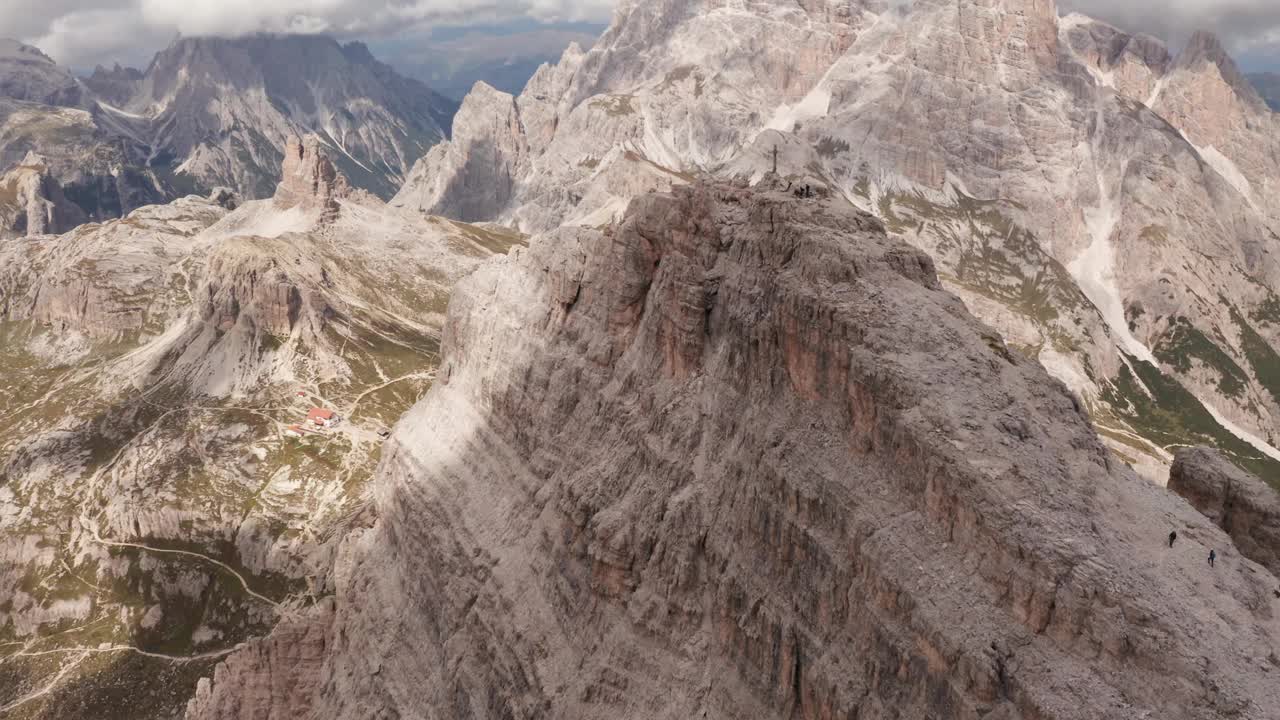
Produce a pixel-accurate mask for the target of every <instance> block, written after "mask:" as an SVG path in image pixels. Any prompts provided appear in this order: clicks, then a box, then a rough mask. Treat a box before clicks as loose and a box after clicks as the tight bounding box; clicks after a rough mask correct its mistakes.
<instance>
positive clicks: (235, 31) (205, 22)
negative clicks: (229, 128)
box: [0, 0, 614, 68]
mask: <svg viewBox="0 0 1280 720" xmlns="http://www.w3.org/2000/svg"><path fill="white" fill-rule="evenodd" d="M613 1H614V0H0V28H2V29H3V30H0V33H3V34H6V35H10V34H11V35H13V36H15V37H17V38H18V39H21V40H25V41H27V42H30V43H32V44H34V45H37V46H39V47H40V48H41V49H42V50H44V51H45V52H47V53H48V54H49V55H51V56H53V57H54V58H55V59H56V60H58V61H59V62H61V63H63V64H65V65H71V66H74V67H82V68H83V67H88V66H90V65H92V64H95V63H97V62H102V61H105V60H110V59H114V58H117V57H119V58H123V59H126V60H129V61H132V62H139V61H140V60H143V59H145V57H146V56H149V55H150V53H151V52H154V51H155V50H156V49H158V47H159V46H162V45H164V44H166V43H167V42H168V40H169V39H171V38H172V37H173V36H174V35H176V34H182V35H244V34H248V33H254V32H302V33H319V32H328V33H335V34H340V35H362V36H366V37H369V36H378V35H385V34H390V33H395V32H401V31H405V30H416V29H421V28H422V27H424V26H427V25H430V24H433V23H457V24H465V23H467V22H469V21H471V20H474V19H484V20H495V19H503V18H513V17H531V18H536V19H539V20H548V21H550V20H593V21H601V20H607V19H608V17H609V13H610V11H611V9H612V7H613Z"/></svg>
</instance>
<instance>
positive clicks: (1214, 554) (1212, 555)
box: [1209, 550, 1218, 567]
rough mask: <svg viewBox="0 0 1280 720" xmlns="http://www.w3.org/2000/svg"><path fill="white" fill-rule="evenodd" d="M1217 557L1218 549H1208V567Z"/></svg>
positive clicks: (1211, 565)
mask: <svg viewBox="0 0 1280 720" xmlns="http://www.w3.org/2000/svg"><path fill="white" fill-rule="evenodd" d="M1217 559H1218V551H1217V550H1210V551H1209V567H1213V561H1214V560H1217Z"/></svg>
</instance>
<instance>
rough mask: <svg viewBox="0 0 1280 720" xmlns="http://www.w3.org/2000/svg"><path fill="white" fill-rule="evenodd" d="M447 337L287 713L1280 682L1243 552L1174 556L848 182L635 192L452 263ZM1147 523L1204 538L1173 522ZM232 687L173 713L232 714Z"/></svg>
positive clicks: (1183, 516) (904, 702)
mask: <svg viewBox="0 0 1280 720" xmlns="http://www.w3.org/2000/svg"><path fill="white" fill-rule="evenodd" d="M445 353H446V360H445V363H444V365H443V367H442V370H441V380H440V381H439V382H438V383H437V385H436V386H435V387H434V388H433V390H432V392H431V394H430V395H429V396H428V397H427V399H426V400H424V401H423V402H422V403H420V404H419V405H418V406H417V407H416V408H415V409H414V410H413V411H411V412H410V413H409V414H408V415H407V416H406V417H405V419H404V420H403V421H402V422H401V424H400V425H399V426H398V428H397V431H396V434H395V436H394V439H393V442H392V444H391V446H390V447H389V448H388V450H387V451H386V454H385V455H384V461H383V464H382V466H381V468H380V471H379V478H378V480H377V482H376V490H375V495H376V508H377V513H378V519H377V522H376V524H374V525H373V527H372V528H370V529H368V530H362V531H358V532H355V533H353V534H352V535H350V536H349V537H348V539H347V540H346V542H345V543H344V547H343V550H342V551H341V553H340V556H339V560H338V562H337V564H336V566H335V569H334V573H333V577H332V578H331V581H332V582H333V584H334V587H335V588H336V604H335V610H334V614H333V619H332V620H328V619H327V618H320V620H319V622H321V623H324V624H327V626H328V631H327V632H328V635H327V638H328V639H327V646H326V651H325V652H326V658H325V660H324V663H323V668H322V669H321V670H320V671H319V675H318V677H317V678H315V679H313V680H311V681H309V682H313V683H314V687H315V688H316V691H315V692H314V693H313V694H312V695H311V696H310V697H309V698H308V699H307V700H306V701H305V702H304V703H303V706H304V707H307V708H309V710H305V711H304V714H305V715H306V716H307V717H314V718H365V717H410V716H413V717H417V716H428V717H441V718H482V717H508V718H541V717H576V718H619V717H627V718H630V717H635V718H640V717H644V718H687V717H708V718H734V717H762V718H763V717H778V718H782V717H788V718H793V717H800V718H835V717H860V718H880V717H885V718H888V717H913V718H922V717H931V718H935V719H938V718H979V717H986V718H1010V719H1011V718H1082V719H1083V718H1132V717H1141V716H1143V714H1144V713H1146V714H1150V715H1151V716H1170V717H1180V718H1219V717H1224V716H1230V715H1237V716H1240V717H1259V718H1261V717H1266V716H1267V715H1268V713H1270V712H1272V709H1273V708H1274V707H1277V702H1278V701H1280V689H1277V688H1276V686H1275V684H1274V682H1271V677H1270V675H1268V672H1269V671H1272V670H1274V668H1275V667H1276V666H1277V663H1278V662H1280V661H1277V659H1276V658H1277V654H1276V653H1277V649H1278V648H1280V631H1278V630H1277V626H1276V622H1275V611H1276V609H1277V608H1276V606H1275V603H1274V601H1273V599H1272V596H1271V589H1270V588H1269V587H1268V586H1267V585H1266V584H1265V583H1264V582H1262V581H1261V580H1259V575H1258V574H1257V573H1256V572H1254V571H1253V570H1254V569H1253V567H1250V566H1248V565H1247V563H1246V566H1245V567H1240V566H1229V565H1226V564H1224V565H1223V566H1221V567H1220V568H1218V569H1217V573H1218V575H1217V576H1216V577H1215V583H1214V584H1213V585H1212V586H1206V585H1204V584H1201V583H1200V574H1201V573H1203V572H1205V569H1204V568H1203V558H1202V557H1201V555H1200V552H1201V548H1199V547H1197V545H1196V543H1197V542H1201V541H1203V542H1206V543H1226V542H1228V541H1227V539H1226V538H1225V537H1224V536H1222V534H1221V533H1220V531H1218V530H1217V529H1216V528H1214V527H1213V526H1212V525H1211V524H1210V523H1208V522H1207V521H1206V520H1205V518H1203V517H1202V516H1200V515H1198V514H1197V513H1195V512H1194V511H1193V510H1192V509H1191V508H1190V507H1188V506H1187V505H1186V504H1185V503H1183V502H1182V501H1181V500H1179V499H1177V498H1176V497H1174V496H1172V495H1170V494H1169V493H1167V491H1165V490H1163V489H1161V488H1158V487H1155V486H1153V485H1151V484H1149V483H1147V482H1145V481H1143V480H1140V479H1139V478H1137V477H1136V476H1134V475H1133V474H1132V473H1131V472H1130V471H1128V470H1125V469H1120V468H1118V467H1115V466H1113V465H1112V463H1111V462H1110V460H1109V459H1108V455H1107V453H1106V452H1105V451H1104V449H1103V447H1102V446H1101V444H1100V443H1099V441H1098V439H1097V437H1096V435H1095V434H1094V433H1093V431H1092V430H1091V428H1090V426H1089V424H1088V422H1087V420H1086V418H1085V415H1084V412H1083V410H1082V409H1081V407H1080V405H1079V403H1078V402H1077V401H1076V399H1075V398H1074V397H1073V396H1071V394H1070V393H1068V392H1067V391H1066V390H1065V389H1064V388H1063V387H1062V386H1061V385H1060V384H1058V383H1055V382H1053V381H1051V380H1050V379H1049V377H1048V375H1047V374H1046V373H1045V372H1044V370H1043V369H1042V368H1040V367H1039V366H1038V365H1035V364H1033V363H1031V362H1029V361H1026V360H1024V359H1021V358H1019V357H1018V356H1017V355H1016V354H1014V353H1011V352H1010V351H1009V350H1007V349H1006V348H1005V346H1004V345H1003V343H1002V342H1001V340H1000V338H999V337H998V336H996V335H994V334H993V333H992V332H991V331H989V330H988V329H986V328H984V327H983V326H981V325H980V324H978V323H977V322H976V321H974V320H973V319H972V318H971V317H970V316H969V315H968V314H967V313H966V312H965V310H964V308H963V306H962V304H961V303H960V302H959V301H958V300H957V299H956V298H954V297H953V296H951V295H949V294H947V293H945V292H944V291H942V290H941V289H940V286H939V284H938V280H937V278H936V276H935V273H934V271H933V267H932V264H931V262H930V261H929V259H928V257H927V256H925V255H924V254H922V253H921V252H919V251H917V250H914V249H912V248H910V247H908V246H906V245H905V244H902V243H899V242H896V241H891V240H889V239H888V238H887V237H886V236H885V235H884V232H883V229H882V228H881V227H880V225H879V223H878V222H876V221H874V220H872V219H870V218H869V217H867V216H864V215H860V214H857V213H856V212H854V211H852V210H850V209H848V206H847V205H846V204H844V203H842V202H839V201H829V200H826V199H821V198H819V199H813V200H799V199H797V198H795V197H794V196H793V195H791V194H788V193H784V192H780V191H774V192H762V193H756V192H754V191H751V190H747V189H745V188H743V187H735V186H727V185H710V186H707V185H698V186H695V187H692V188H683V189H679V190H677V191H675V193H674V194H673V195H651V196H646V197H643V198H641V199H638V200H637V201H635V202H634V203H633V204H632V206H631V208H630V210H629V211H628V215H627V219H626V220H625V221H624V222H623V223H622V224H621V225H620V226H616V227H613V228H611V229H608V230H605V231H595V230H586V229H563V230H561V231H559V232H558V233H556V234H554V235H553V236H551V237H548V238H545V239H543V240H542V241H541V242H537V243H535V244H534V245H533V246H532V247H531V248H530V249H529V250H528V251H524V252H518V253H516V254H514V255H513V256H511V257H508V258H506V259H503V260H499V261H497V262H494V263H491V264H489V265H487V266H485V267H483V268H482V269H481V270H480V271H478V272H477V273H476V274H475V275H473V276H471V277H470V278H469V279H467V280H465V281H463V283H461V285H460V286H459V288H458V289H457V291H456V292H455V295H454V299H453V301H452V304H451V307H450V314H449V324H448V326H447V329H446V340H445ZM1171 520H1172V521H1175V522H1177V523H1181V524H1183V525H1184V526H1186V527H1190V528H1194V530H1195V533H1194V537H1196V538H1200V540H1194V539H1193V540H1188V541H1187V542H1186V543H1184V544H1183V545H1181V546H1180V547H1179V548H1178V549H1177V550H1176V552H1175V553H1173V554H1171V553H1169V552H1168V551H1167V550H1166V549H1165V548H1164V547H1163V535H1164V533H1163V531H1162V530H1157V531H1153V530H1152V528H1153V527H1154V528H1163V527H1165V526H1166V523H1167V522H1169V521H1171ZM1204 552H1206V553H1207V549H1205V550H1204ZM298 622H303V621H298ZM278 632H281V631H278ZM253 652H256V653H261V652H262V651H261V649H255V650H253ZM279 671H280V669H279V668H276V667H273V666H271V665H270V664H269V663H268V664H266V665H264V666H259V668H258V669H257V670H256V672H258V673H263V672H279ZM240 686H241V683H239V682H222V683H219V682H216V681H215V683H214V684H213V685H212V686H211V687H208V688H206V692H205V693H204V694H203V695H202V699H201V702H199V703H196V704H193V705H192V706H191V709H190V712H189V717H192V718H224V717H235V715H234V714H229V713H227V712H224V711H222V710H220V709H219V708H225V707H229V706H230V705H231V704H233V703H234V700H233V698H235V697H237V696H240V697H244V696H243V695H242V694H241V689H240ZM284 701H285V700H284V699H283V698H270V699H267V700H262V701H260V703H259V705H258V706H257V707H256V708H255V710H254V711H255V713H256V715H255V716H259V717H267V716H271V715H272V714H273V713H279V712H281V706H280V705H279V703H281V702H284Z"/></svg>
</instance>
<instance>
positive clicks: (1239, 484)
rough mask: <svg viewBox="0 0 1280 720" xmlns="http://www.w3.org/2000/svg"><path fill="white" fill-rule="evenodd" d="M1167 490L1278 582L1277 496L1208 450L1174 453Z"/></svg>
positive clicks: (1279, 508)
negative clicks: (1188, 505) (1229, 537)
mask: <svg viewBox="0 0 1280 720" xmlns="http://www.w3.org/2000/svg"><path fill="white" fill-rule="evenodd" d="M1169 489H1170V490H1172V491H1174V492H1176V493H1177V494H1179V495H1181V496H1182V497H1184V498H1186V500H1187V502H1189V503H1191V505H1192V506H1193V507H1195V509H1197V510H1199V511H1200V512H1201V513H1203V514H1204V516H1205V517H1207V518H1209V519H1210V520H1212V521H1213V524H1215V525H1217V526H1218V527H1220V528H1222V529H1223V530H1224V531H1225V532H1226V533H1227V534H1228V535H1230V536H1231V540H1232V542H1234V543H1235V546H1236V548H1238V549H1239V550H1240V554H1241V555H1244V556H1245V557H1247V558H1249V559H1250V560H1252V561H1254V562H1256V563H1258V564H1259V565H1262V566H1264V567H1266V568H1267V569H1268V570H1270V571H1271V572H1272V574H1274V575H1275V576H1276V577H1277V578H1280V494H1277V492H1276V489H1275V488H1273V487H1271V486H1269V485H1267V484H1266V483H1265V482H1263V481H1261V480H1259V479H1258V478H1256V477H1253V476H1252V475H1250V474H1248V473H1246V472H1244V471H1243V470H1241V469H1240V468H1238V467H1236V465H1235V464H1234V463H1232V462H1231V461H1230V460H1227V459H1226V458H1225V457H1223V456H1222V453H1220V452H1218V451H1217V450H1213V449H1211V448H1188V449H1186V450H1180V451H1178V455H1177V458H1176V459H1175V460H1174V463H1173V472H1172V473H1170V475H1169Z"/></svg>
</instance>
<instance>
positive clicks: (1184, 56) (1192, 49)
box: [1174, 30, 1266, 108]
mask: <svg viewBox="0 0 1280 720" xmlns="http://www.w3.org/2000/svg"><path fill="white" fill-rule="evenodd" d="M1206 66H1212V67H1217V68H1218V72H1219V74H1221V75H1222V79H1223V80H1224V81H1225V82H1226V83H1227V84H1228V85H1230V86H1231V89H1232V90H1234V91H1235V93H1236V95H1238V96H1239V97H1240V98H1241V99H1242V100H1244V101H1245V102H1246V103H1248V104H1250V105H1253V106H1255V107H1256V108H1265V107H1266V103H1265V102H1264V101H1263V99H1262V96H1261V95H1259V94H1258V91H1257V90H1256V89H1255V88H1254V86H1253V83H1250V82H1249V80H1248V79H1247V78H1245V76H1244V73H1242V72H1240V68H1239V67H1238V66H1237V65H1236V62H1235V60H1233V59H1232V57H1231V53H1229V52H1228V51H1227V48H1226V46H1224V45H1223V44H1222V40H1221V39H1220V38H1219V37H1218V36H1217V35H1215V34H1214V33H1212V32H1209V31H1207V30H1197V31H1196V32H1195V33H1194V34H1192V36H1191V39H1190V40H1189V41H1188V42H1187V47H1186V48H1184V49H1183V51H1182V53H1181V54H1180V55H1179V56H1178V59H1177V61H1176V62H1175V64H1174V67H1175V68H1177V69H1181V70H1186V71H1189V72H1194V71H1198V70H1200V69H1202V68H1204V67H1206Z"/></svg>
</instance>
